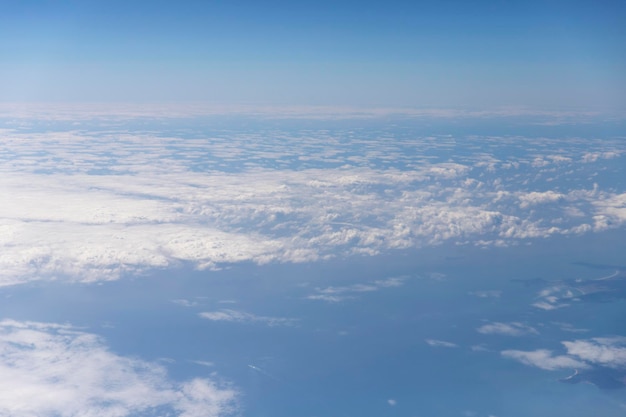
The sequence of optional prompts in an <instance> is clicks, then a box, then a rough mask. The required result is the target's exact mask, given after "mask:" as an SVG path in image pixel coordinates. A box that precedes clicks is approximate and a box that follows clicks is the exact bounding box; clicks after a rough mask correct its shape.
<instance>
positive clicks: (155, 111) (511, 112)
mask: <svg viewBox="0 0 626 417" xmlns="http://www.w3.org/2000/svg"><path fill="white" fill-rule="evenodd" d="M227 115H238V116H259V117H267V118H286V119H290V118H311V119H317V118H326V119H352V118H377V117H393V116H399V117H409V118H469V119H472V118H478V119H480V118H499V117H520V116H527V117H549V118H554V119H561V121H565V120H564V119H577V118H580V117H583V118H594V117H602V116H604V117H608V118H609V119H608V120H606V121H618V120H624V119H626V109H625V110H621V109H600V108H597V107H595V108H586V109H583V108H574V107H572V108H568V109H566V108H559V109H555V108H538V107H532V106H493V107H485V108H468V107H444V106H432V107H429V106H369V105H364V106H349V105H302V104H296V105H288V104H263V103H240V104H233V103H229V104H226V103H222V104H220V103H215V102H209V101H151V102H138V101H119V102H112V101H83V102H76V101H4V102H3V101H0V118H6V117H13V118H30V117H41V118H44V119H54V120H67V119H75V118H81V119H83V118H92V117H94V118H98V117H122V118H128V117H165V118H186V117H202V116H227ZM569 121H571V120H569ZM582 122H584V121H582Z"/></svg>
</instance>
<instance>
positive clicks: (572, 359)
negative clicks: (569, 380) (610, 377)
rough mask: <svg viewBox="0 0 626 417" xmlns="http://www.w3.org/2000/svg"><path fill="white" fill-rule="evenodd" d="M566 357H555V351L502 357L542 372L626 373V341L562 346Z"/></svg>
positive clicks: (508, 353) (590, 341)
mask: <svg viewBox="0 0 626 417" xmlns="http://www.w3.org/2000/svg"><path fill="white" fill-rule="evenodd" d="M561 343H562V345H563V346H564V347H565V349H566V351H567V354H566V355H553V353H552V351H550V350H546V349H539V350H534V351H520V350H505V351H502V352H501V353H502V356H504V357H508V358H511V359H515V360H518V361H519V362H522V363H524V364H526V365H530V366H536V367H538V368H541V369H546V370H555V369H560V368H578V369H594V367H595V369H596V370H601V369H602V368H604V369H607V368H611V369H618V370H622V371H623V370H625V369H626V337H596V338H592V339H582V340H574V341H563V342H561Z"/></svg>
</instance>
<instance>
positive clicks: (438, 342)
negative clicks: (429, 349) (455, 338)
mask: <svg viewBox="0 0 626 417" xmlns="http://www.w3.org/2000/svg"><path fill="white" fill-rule="evenodd" d="M425 342H426V343H427V344H428V345H430V346H433V347H445V348H456V347H459V345H457V344H456V343H452V342H446V341H445V340H436V339H426V340H425Z"/></svg>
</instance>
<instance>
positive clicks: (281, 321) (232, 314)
mask: <svg viewBox="0 0 626 417" xmlns="http://www.w3.org/2000/svg"><path fill="white" fill-rule="evenodd" d="M199 316H200V317H202V318H203V319H207V320H211V321H231V322H236V323H263V324H266V325H268V326H293V325H295V324H296V323H297V322H298V320H296V319H290V318H284V317H267V316H257V315H255V314H251V313H246V312H245V311H238V310H230V309H222V310H218V311H205V312H202V313H199Z"/></svg>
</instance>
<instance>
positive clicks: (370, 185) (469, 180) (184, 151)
mask: <svg viewBox="0 0 626 417" xmlns="http://www.w3.org/2000/svg"><path fill="white" fill-rule="evenodd" d="M28 120H29V119H20V122H19V123H20V124H22V125H26V127H24V126H21V125H20V126H12V127H11V129H5V130H2V131H0V139H1V140H2V143H3V145H2V148H1V149H0V175H2V181H1V182H0V271H1V272H0V285H11V284H15V283H20V282H26V281H32V280H39V279H51V278H56V279H59V278H62V279H68V280H74V281H94V280H103V279H116V278H118V277H119V276H120V275H121V274H123V273H141V272H142V271H144V270H147V269H150V268H167V267H171V266H176V265H181V264H190V265H192V266H194V267H196V268H207V267H216V266H219V265H220V264H224V263H232V262H241V261H252V262H256V263H267V262H302V261H312V260H318V259H324V258H328V257H333V256H349V255H355V254H365V255H373V254H377V253H380V252H382V251H386V250H394V249H402V248H414V247H421V246H426V245H437V244H440V243H443V242H446V241H452V242H457V243H459V244H471V245H511V244H517V243H519V242H521V241H524V240H528V239H536V238H544V237H549V236H554V235H576V234H583V233H593V232H596V231H602V230H606V229H610V228H616V227H622V226H623V225H624V224H625V223H626V192H624V190H623V186H622V187H621V188H620V185H619V184H615V183H612V182H611V181H612V178H617V176H619V172H616V170H619V169H620V168H619V167H620V166H624V163H623V162H624V161H623V158H624V155H626V149H625V147H624V144H623V141H619V140H613V141H612V140H591V139H589V140H583V139H579V138H578V139H577V138H566V139H563V140H556V139H546V138H539V139H533V138H524V137H472V136H469V137H459V138H455V137H451V136H420V135H417V134H412V133H411V132H410V131H409V132H408V133H407V132H406V131H405V130H398V131H394V130H393V129H389V128H387V127H381V128H373V129H360V130H350V129H336V130H335V131H328V130H324V129H321V128H320V129H308V130H294V129H286V128H285V129H283V130H281V129H276V128H271V129H270V128H263V129H262V128H254V129H250V130H246V129H243V128H240V129H239V130H219V131H217V130H216V131H210V130H209V129H208V128H207V129H205V130H202V129H200V130H198V131H192V132H189V131H186V130H184V129H183V130H172V131H168V130H167V129H166V128H163V125H162V124H159V123H160V122H158V121H154V120H152V121H151V122H150V123H154V126H151V125H149V123H148V126H147V127H145V128H142V129H138V128H136V127H133V128H130V127H129V126H127V125H124V123H127V124H129V125H132V123H131V122H132V121H131V122H124V123H122V122H119V121H118V124H115V123H113V122H106V121H103V120H99V121H92V122H90V123H91V125H89V126H87V125H86V123H87V122H85V121H84V120H81V121H79V122H76V123H82V125H81V124H77V125H72V126H70V127H69V128H64V127H59V126H58V125H54V128H48V129H36V128H34V127H33V125H34V124H35V122H36V121H31V124H30V125H29V123H28V122H27V121H28ZM46 123H52V122H49V121H48V122H46ZM137 123H138V122H137ZM145 123H146V122H145V120H144V124H145ZM238 123H239V122H234V121H233V122H231V124H232V125H233V126H234V127H237V126H239V124H238ZM242 123H243V122H241V124H242ZM64 126H65V125H64ZM76 126H79V128H77V127H76ZM81 126H82V127H81ZM159 126H160V127H159ZM320 126H323V124H320ZM157 127H158V128H157ZM81 129H82V130H81ZM149 129H154V132H152V131H150V130H149ZM155 132H157V133H155Z"/></svg>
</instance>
